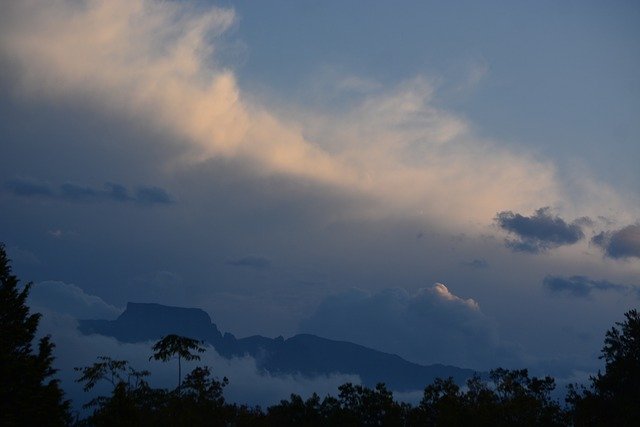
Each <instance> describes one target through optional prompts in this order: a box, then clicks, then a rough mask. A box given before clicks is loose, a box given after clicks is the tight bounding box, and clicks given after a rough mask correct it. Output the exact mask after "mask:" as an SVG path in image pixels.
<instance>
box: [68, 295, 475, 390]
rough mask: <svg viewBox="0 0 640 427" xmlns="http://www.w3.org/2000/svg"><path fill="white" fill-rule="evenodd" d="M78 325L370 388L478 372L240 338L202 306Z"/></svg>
mask: <svg viewBox="0 0 640 427" xmlns="http://www.w3.org/2000/svg"><path fill="white" fill-rule="evenodd" d="M78 329H79V330H80V332H82V333H83V334H87V335H88V334H100V335H105V336H109V337H114V338H116V339H117V340H118V341H121V342H126V343H136V342H145V341H156V340H158V339H160V338H161V337H163V336H164V335H167V334H178V335H182V336H186V337H190V338H194V339H198V340H202V341H205V342H206V343H208V344H210V345H212V346H213V347H214V348H215V349H216V351H217V352H218V353H219V354H220V355H221V356H223V357H225V358H232V357H241V356H244V355H249V356H251V357H253V358H255V359H256V362H257V365H258V367H259V368H260V369H262V370H265V371H268V372H270V373H271V374H273V375H278V374H296V373H297V374H302V375H305V376H309V377H313V376H317V375H329V374H334V373H342V374H355V375H358V376H359V377H360V379H361V380H362V382H363V384H365V385H367V386H369V387H372V386H374V385H375V384H376V383H378V382H384V383H385V384H386V385H387V386H388V387H389V388H390V389H392V390H396V391H409V390H421V389H423V388H424V387H425V386H426V385H428V384H430V383H432V382H433V380H434V379H435V378H438V377H440V378H448V377H453V379H454V380H455V381H456V382H457V383H463V382H464V381H466V379H468V378H469V377H471V376H472V375H473V374H474V373H475V371H473V370H471V369H463V368H457V367H455V366H446V365H440V364H436V365H427V366H423V365H418V364H416V363H411V362H409V361H406V360H404V359H403V358H401V357H400V356H397V355H394V354H389V353H383V352H381V351H377V350H373V349H370V348H367V347H363V346H361V345H358V344H354V343H350V342H345V341H335V340H330V339H326V338H321V337H318V336H315V335H310V334H299V335H295V336H293V337H291V338H289V339H286V340H285V339H284V338H282V337H278V338H267V337H263V336H260V335H254V336H251V337H247V338H240V339H237V338H236V337H235V336H233V335H232V334H230V333H225V334H224V335H223V334H222V333H221V332H220V331H219V330H218V327H217V326H216V325H215V324H214V323H212V322H211V318H210V317H209V315H208V314H207V313H206V312H205V311H203V310H200V309H198V308H182V307H170V306H165V305H160V304H147V303H131V302H130V303H128V304H127V309H126V310H125V311H124V312H123V313H122V314H121V315H120V316H119V317H118V318H117V319H116V320H80V321H79V326H78Z"/></svg>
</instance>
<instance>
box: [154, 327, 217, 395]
mask: <svg viewBox="0 0 640 427" xmlns="http://www.w3.org/2000/svg"><path fill="white" fill-rule="evenodd" d="M202 344H204V342H203V341H198V340H194V339H192V338H187V337H182V336H180V335H175V334H171V335H166V336H165V337H163V338H162V339H160V341H158V342H157V343H155V344H154V346H153V351H154V353H153V356H151V357H150V358H149V360H151V359H154V360H162V361H163V362H166V361H168V360H170V359H171V358H172V357H174V356H176V355H177V356H178V388H180V385H181V383H182V364H181V361H182V359H184V360H187V361H191V360H200V356H198V355H197V354H194V353H192V351H196V352H198V353H204V351H205V348H204V347H202Z"/></svg>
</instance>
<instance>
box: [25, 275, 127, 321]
mask: <svg viewBox="0 0 640 427" xmlns="http://www.w3.org/2000/svg"><path fill="white" fill-rule="evenodd" d="M29 304H30V305H32V306H33V307H35V308H36V310H37V309H46V310H48V311H54V312H56V313H60V314H66V315H69V316H72V317H74V318H76V319H94V318H97V319H109V320H112V319H115V318H116V317H117V316H119V315H120V314H121V313H122V309H121V308H118V307H115V306H113V305H111V304H108V303H107V302H105V301H104V300H103V299H102V298H100V297H97V296H95V295H89V294H87V293H85V292H84V291H83V290H82V289H81V288H79V287H78V286H76V285H72V284H68V283H64V282H59V281H51V280H49V281H44V282H39V283H36V284H35V285H33V287H32V288H31V292H30V294H29Z"/></svg>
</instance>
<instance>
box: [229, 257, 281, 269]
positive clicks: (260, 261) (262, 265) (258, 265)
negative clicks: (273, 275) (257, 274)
mask: <svg viewBox="0 0 640 427" xmlns="http://www.w3.org/2000/svg"><path fill="white" fill-rule="evenodd" d="M226 264H227V265H232V266H234V267H249V268H253V269H256V270H266V269H268V268H269V267H271V261H270V260H269V259H268V258H265V257H262V256H256V255H249V256H245V257H242V258H239V259H235V260H229V261H227V262H226Z"/></svg>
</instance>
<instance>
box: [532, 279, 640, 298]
mask: <svg viewBox="0 0 640 427" xmlns="http://www.w3.org/2000/svg"><path fill="white" fill-rule="evenodd" d="M542 285H543V286H544V287H545V288H546V289H547V290H548V291H550V292H551V293H564V294H568V295H571V296H574V297H588V296H590V295H591V293H592V292H593V291H602V292H605V291H615V292H623V293H626V292H635V293H636V296H640V293H639V288H637V287H635V286H629V285H620V284H616V283H611V282H609V281H606V280H594V279H590V278H589V277H586V276H571V277H562V276H547V277H545V278H544V280H543V281H542Z"/></svg>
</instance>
